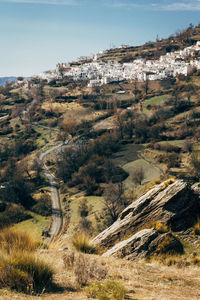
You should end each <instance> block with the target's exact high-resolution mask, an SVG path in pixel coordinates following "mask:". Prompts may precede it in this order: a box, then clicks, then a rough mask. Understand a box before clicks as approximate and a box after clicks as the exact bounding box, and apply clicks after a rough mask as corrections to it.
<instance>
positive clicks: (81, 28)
mask: <svg viewBox="0 0 200 300" xmlns="http://www.w3.org/2000/svg"><path fill="white" fill-rule="evenodd" d="M199 11H200V1H198V0H188V1H186V0H177V1H176V2H174V1H172V0H161V1H156V0H154V1H153V0H145V1H144V0H124V1H122V0H102V1H100V0H99V1H96V0H0V28H1V49H0V76H1V77H7V76H32V75H36V74H38V73H40V72H42V71H46V70H51V69H54V68H55V66H56V64H57V63H59V62H67V61H72V60H74V59H76V58H77V57H78V56H81V55H90V54H92V53H96V52H98V51H100V50H105V49H109V48H111V47H112V46H116V47H118V46H120V45H121V44H128V45H132V46H135V45H141V44H143V43H145V42H147V41H155V39H156V36H157V35H158V36H159V38H166V37H168V36H169V35H171V34H173V33H175V32H176V31H177V30H180V29H184V28H186V27H187V26H188V25H189V24H190V23H193V24H194V25H197V24H198V23H199V21H200V18H199Z"/></svg>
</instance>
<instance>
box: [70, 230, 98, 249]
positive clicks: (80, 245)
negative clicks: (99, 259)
mask: <svg viewBox="0 0 200 300" xmlns="http://www.w3.org/2000/svg"><path fill="white" fill-rule="evenodd" d="M72 243H73V246H74V247H75V249H76V250H77V251H79V252H83V253H89V254H97V253H98V248H97V247H96V246H95V245H94V244H92V243H91V241H90V238H89V236H88V235H87V234H86V233H84V232H79V233H77V234H75V235H74V237H73V240H72Z"/></svg>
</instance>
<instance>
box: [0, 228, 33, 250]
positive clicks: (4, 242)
mask: <svg viewBox="0 0 200 300" xmlns="http://www.w3.org/2000/svg"><path fill="white" fill-rule="evenodd" d="M37 246H38V243H37V242H36V241H35V240H34V239H33V238H32V236H31V235H30V234H28V233H27V232H23V231H19V230H14V229H11V228H6V229H4V230H3V231H1V232H0V249H2V250H4V251H6V252H7V253H11V252H12V251H15V250H23V251H34V250H36V248H37Z"/></svg>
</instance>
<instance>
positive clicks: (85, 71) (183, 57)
mask: <svg viewBox="0 0 200 300" xmlns="http://www.w3.org/2000/svg"><path fill="white" fill-rule="evenodd" d="M122 47H123V46H122ZM199 51H200V41H198V42H197V43H196V44H195V45H193V46H190V47H186V48H185V49H183V50H179V51H175V52H171V53H167V54H166V55H163V56H160V58H159V59H158V60H146V59H136V60H134V61H133V62H131V63H123V64H122V63H119V62H117V61H108V62H103V61H101V57H103V55H104V54H105V53H106V52H107V50H106V51H101V52H99V53H97V54H95V55H90V56H87V57H80V58H79V59H78V60H77V62H78V63H79V65H78V66H72V67H71V66H70V64H69V63H62V64H58V65H57V67H56V69H55V70H53V71H46V72H43V73H40V74H39V75H38V77H39V78H42V79H46V80H48V81H50V80H52V79H56V78H59V77H60V76H61V71H60V70H61V69H62V76H68V77H71V78H72V79H73V80H75V81H78V80H83V81H88V87H90V88H92V87H95V86H100V85H103V84H108V83H110V82H120V81H123V80H137V81H147V80H162V79H165V78H169V77H176V76H177V75H179V74H182V75H185V76H187V75H188V73H189V72H191V71H192V70H193V69H194V68H196V69H200V60H199V59H197V58H196V57H198V54H199ZM88 61H90V62H88Z"/></svg>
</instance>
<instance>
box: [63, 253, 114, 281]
mask: <svg viewBox="0 0 200 300" xmlns="http://www.w3.org/2000/svg"><path fill="white" fill-rule="evenodd" d="M63 260H64V264H65V267H66V268H67V269H68V270H70V271H71V272H73V273H74V276H75V280H76V284H77V285H78V286H83V285H86V284H88V282H89V281H90V280H91V279H92V280H94V279H95V280H102V279H105V277H106V276H107V272H108V270H107V268H106V267H105V265H104V264H103V263H102V262H101V263H100V262H99V261H98V260H96V259H94V258H93V259H90V258H89V257H88V256H87V255H84V254H77V253H74V252H71V251H69V252H67V253H66V254H65V255H64V257H63Z"/></svg>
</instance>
